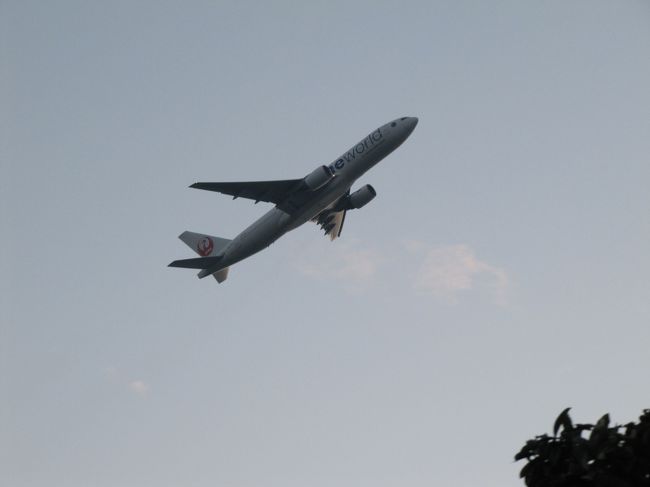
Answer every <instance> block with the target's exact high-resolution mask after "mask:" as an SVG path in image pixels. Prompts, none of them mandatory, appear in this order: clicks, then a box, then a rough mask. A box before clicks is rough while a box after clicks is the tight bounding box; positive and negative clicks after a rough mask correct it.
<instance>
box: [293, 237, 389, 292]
mask: <svg viewBox="0 0 650 487" xmlns="http://www.w3.org/2000/svg"><path fill="white" fill-rule="evenodd" d="M359 247H360V244H359V242H349V243H341V244H339V245H337V246H336V247H334V248H332V249H331V251H329V252H328V253H327V254H325V255H323V254H321V255H319V256H318V259H304V260H302V261H300V262H298V263H297V264H296V268H297V269H298V270H299V271H300V272H302V273H303V274H305V275H307V276H312V277H316V278H319V279H332V278H333V279H340V280H346V281H354V282H356V283H359V282H361V281H367V280H370V279H371V278H372V277H374V276H375V274H376V272H377V267H378V266H379V264H380V262H381V261H382V260H383V258H382V255H381V252H379V251H377V250H375V249H369V248H359Z"/></svg>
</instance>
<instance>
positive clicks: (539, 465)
mask: <svg viewBox="0 0 650 487" xmlns="http://www.w3.org/2000/svg"><path fill="white" fill-rule="evenodd" d="M570 409H571V408H567V409H565V410H564V411H562V412H561V413H560V415H559V416H558V417H557V419H556V420H555V424H554V426H553V436H549V435H547V434H544V435H541V436H537V437H535V438H534V439H532V440H528V441H527V442H526V444H525V445H524V447H523V448H522V449H521V451H520V452H519V453H517V455H515V460H516V461H519V460H524V459H525V460H526V461H527V463H526V465H524V468H522V469H521V473H520V477H522V478H523V479H525V482H526V485H527V486H528V487H650V409H646V410H644V411H643V414H642V415H641V417H640V418H639V422H638V423H628V424H626V425H622V426H621V425H614V426H610V425H609V415H608V414H606V415H605V416H603V417H602V418H600V419H599V420H598V421H597V422H596V424H595V425H593V424H575V425H574V424H573V421H572V420H571V417H570V416H569V410H570Z"/></svg>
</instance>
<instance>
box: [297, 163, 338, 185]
mask: <svg viewBox="0 0 650 487" xmlns="http://www.w3.org/2000/svg"><path fill="white" fill-rule="evenodd" d="M333 177H334V172H333V171H332V170H331V169H330V168H329V167H327V166H320V167H317V168H316V169H314V171H313V172H311V173H310V174H308V175H307V176H305V179H304V181H305V186H307V187H308V188H309V189H310V190H312V191H316V190H317V189H319V188H322V187H323V186H325V185H326V184H327V183H328V182H329V181H330V179H332V178H333Z"/></svg>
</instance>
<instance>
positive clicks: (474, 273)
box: [294, 240, 510, 306]
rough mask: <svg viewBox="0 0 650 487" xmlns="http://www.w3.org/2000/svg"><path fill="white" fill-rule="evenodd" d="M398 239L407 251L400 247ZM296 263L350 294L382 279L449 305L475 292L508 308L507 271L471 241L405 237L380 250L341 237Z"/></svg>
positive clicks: (319, 278) (315, 276) (307, 271)
mask: <svg viewBox="0 0 650 487" xmlns="http://www.w3.org/2000/svg"><path fill="white" fill-rule="evenodd" d="M400 243H401V247H402V248H403V249H404V250H405V252H404V251H399V248H400ZM388 257H390V258H388ZM386 263H388V264H389V265H384V264H386ZM294 266H295V268H296V269H297V270H298V271H299V272H301V273H302V274H304V275H306V276H309V277H313V278H315V279H318V280H335V281H337V282H340V283H342V284H343V288H344V289H345V290H346V291H348V292H359V291H363V290H367V289H368V288H369V287H371V286H373V285H376V284H377V283H380V284H386V285H388V286H400V288H401V289H409V288H410V289H411V290H412V291H415V293H416V294H420V295H427V296H434V297H435V298H437V299H439V300H441V301H444V302H447V303H449V304H458V302H459V300H460V298H461V296H462V295H463V294H467V293H468V292H469V291H471V290H474V291H476V292H479V293H482V294H486V293H487V294H488V295H489V296H490V298H491V300H492V301H493V302H494V303H495V304H497V305H500V306H505V305H506V304H507V301H508V299H507V297H508V289H509V286H510V284H509V282H510V280H509V278H508V274H507V273H506V271H505V270H503V269H501V268H500V267H497V266H495V265H492V264H489V263H487V262H485V261H483V260H480V259H479V258H478V257H477V256H476V253H475V251H474V250H473V249H472V247H470V246H469V245H467V244H456V245H431V244H427V243H425V242H421V241H417V240H404V241H401V242H393V243H390V242H384V246H383V248H377V247H374V246H368V245H366V244H365V243H364V242H362V241H359V240H352V241H347V242H342V241H337V242H336V244H335V245H333V246H331V247H329V248H328V249H327V251H326V252H322V253H320V254H318V256H317V257H316V258H314V257H307V256H303V257H302V258H300V259H299V260H298V261H297V262H295V264H294Z"/></svg>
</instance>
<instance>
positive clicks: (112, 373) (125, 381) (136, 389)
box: [104, 365, 151, 397]
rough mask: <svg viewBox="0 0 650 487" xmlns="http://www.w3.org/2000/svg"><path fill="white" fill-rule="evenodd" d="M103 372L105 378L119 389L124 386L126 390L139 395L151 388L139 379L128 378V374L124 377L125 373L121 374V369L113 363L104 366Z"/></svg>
mask: <svg viewBox="0 0 650 487" xmlns="http://www.w3.org/2000/svg"><path fill="white" fill-rule="evenodd" d="M104 373H105V374H106V378H107V379H108V381H109V382H111V383H113V384H115V385H116V386H118V387H119V388H120V389H121V388H122V387H125V386H126V389H127V390H129V391H131V392H132V393H133V394H136V395H138V396H140V397H144V396H146V395H147V394H149V391H150V390H151V386H150V385H149V384H147V383H146V382H144V381H143V380H140V379H129V378H128V376H126V377H125V374H123V373H122V371H121V370H120V369H119V368H118V367H115V366H114V365H111V366H109V367H106V368H105V369H104Z"/></svg>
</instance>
